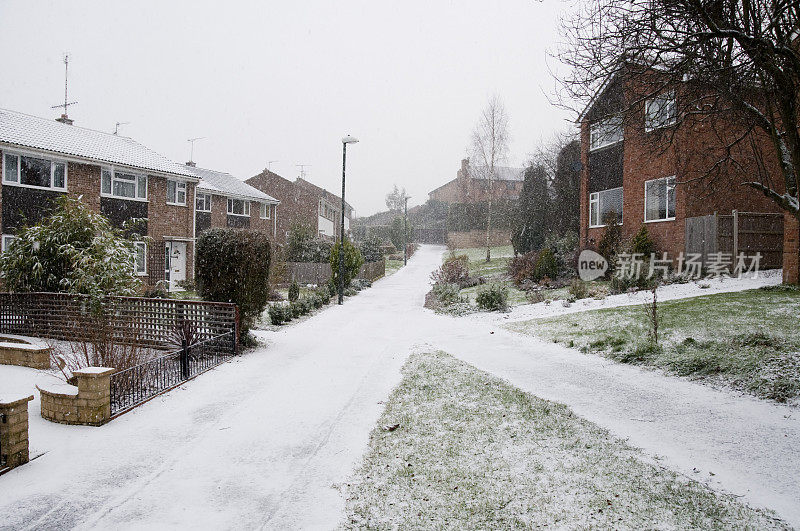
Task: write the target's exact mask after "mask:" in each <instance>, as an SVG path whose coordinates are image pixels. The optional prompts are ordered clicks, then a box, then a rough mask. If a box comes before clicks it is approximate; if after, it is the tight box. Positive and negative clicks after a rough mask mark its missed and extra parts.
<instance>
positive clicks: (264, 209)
mask: <svg viewBox="0 0 800 531" xmlns="http://www.w3.org/2000/svg"><path fill="white" fill-rule="evenodd" d="M271 208H272V207H271V206H270V205H269V203H261V219H269V215H270V209H271Z"/></svg>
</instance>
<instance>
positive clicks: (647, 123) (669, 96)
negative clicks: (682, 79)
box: [644, 90, 678, 133]
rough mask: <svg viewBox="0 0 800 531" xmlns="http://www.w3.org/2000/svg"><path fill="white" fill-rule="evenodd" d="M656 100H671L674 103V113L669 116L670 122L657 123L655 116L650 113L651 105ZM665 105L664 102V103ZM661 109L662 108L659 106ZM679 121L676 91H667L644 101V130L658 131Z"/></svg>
mask: <svg viewBox="0 0 800 531" xmlns="http://www.w3.org/2000/svg"><path fill="white" fill-rule="evenodd" d="M656 101H661V102H664V101H666V102H671V103H672V115H671V116H670V117H669V121H668V122H664V123H656V120H655V118H656V117H655V116H651V115H650V106H651V105H653V104H654V103H655V102H656ZM662 105H663V104H662ZM659 109H660V108H659ZM677 122H678V102H677V101H676V100H675V92H673V91H671V90H670V91H667V92H662V93H661V94H658V95H657V96H655V97H652V98H650V99H649V100H647V101H645V102H644V130H645V132H647V133H649V132H651V131H656V130H658V129H663V128H664V127H670V126H672V125H675V124H676V123H677Z"/></svg>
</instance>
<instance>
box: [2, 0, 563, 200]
mask: <svg viewBox="0 0 800 531" xmlns="http://www.w3.org/2000/svg"><path fill="white" fill-rule="evenodd" d="M566 6H567V4H565V3H564V2H560V1H553V0H544V1H543V2H538V1H535V0H495V1H491V0H474V1H466V0H461V1H455V0H453V1H447V0H427V1H413V0H408V1H402V2H401V1H397V2H389V1H379V0H364V1H357V0H350V1H331V0H321V1H303V0H297V1H283V2H274V1H253V2H235V1H225V2H222V1H220V2H200V1H192V2H172V1H170V2H166V1H153V2H150V1H142V0H137V1H131V2H124V3H123V2H111V1H104V2H84V1H70V2H64V1H52V2H38V1H31V0H23V1H16V0H14V1H11V0H2V1H0V50H3V68H2V74H1V75H0V95H2V99H1V100H0V107H3V108H7V109H12V110H18V111H22V112H26V113H29V114H34V115H37V116H44V117H53V118H56V117H57V116H58V114H59V111H58V110H52V109H51V108H50V107H51V106H52V105H56V104H58V103H59V102H62V101H63V97H64V96H63V88H64V87H63V76H64V69H63V62H62V56H63V53H64V52H66V51H69V53H70V56H71V61H70V76H69V77H70V81H69V91H70V94H69V97H70V100H77V101H78V102H79V103H78V104H77V105H74V106H72V107H70V110H69V115H70V117H71V118H73V119H74V120H75V124H76V125H80V126H83V127H89V128H92V129H100V130H105V131H109V132H113V130H114V125H115V123H116V122H130V124H129V125H123V126H121V132H122V134H125V135H127V136H130V137H133V138H134V139H136V140H138V141H139V142H141V143H143V144H145V145H146V146H148V147H150V148H152V149H154V150H156V151H158V152H159V153H162V154H164V155H166V156H168V157H170V158H172V159H174V160H176V161H179V162H185V161H186V160H188V157H189V144H188V142H187V141H186V139H188V138H191V137H206V139H204V140H200V141H198V142H197V143H196V145H195V151H194V160H195V161H196V162H197V164H198V165H199V166H203V167H207V168H212V169H216V170H221V171H228V172H230V173H232V174H234V175H236V176H238V177H240V178H242V179H246V178H248V177H251V176H253V175H255V174H257V173H258V172H260V171H261V170H262V169H263V168H265V167H267V163H268V161H271V160H275V161H278V162H273V163H272V170H273V171H276V172H277V173H279V174H281V175H283V176H284V177H286V178H289V179H294V178H295V177H297V176H298V175H299V171H300V169H299V168H298V167H296V165H297V164H301V163H302V164H309V165H310V166H309V167H308V169H307V178H308V179H309V180H310V181H312V182H314V183H315V184H318V185H320V186H323V187H325V188H327V189H329V190H331V191H332V192H335V193H337V194H338V192H339V190H340V189H341V137H342V136H343V135H345V134H352V135H354V136H356V137H358V138H359V140H360V143H359V144H356V145H355V146H352V147H351V148H350V149H349V150H348V164H347V170H348V171H347V176H348V179H347V199H348V202H349V203H351V204H352V205H353V206H354V208H355V209H356V213H357V214H358V215H369V214H372V213H374V212H376V211H379V210H383V209H385V205H384V196H385V194H386V193H387V192H388V191H389V190H390V189H391V187H392V184H393V183H397V184H398V185H399V186H401V187H402V186H405V187H406V189H407V190H408V192H409V193H410V194H411V195H412V199H411V200H410V202H409V204H410V205H411V204H419V203H422V202H424V201H425V200H426V199H427V197H428V196H427V193H428V191H430V190H432V189H433V188H435V187H437V186H439V185H441V184H444V183H445V182H447V181H448V180H450V179H452V178H454V177H455V173H456V171H457V170H458V168H459V161H460V160H461V158H462V157H464V155H465V149H466V147H467V146H468V143H469V136H470V131H471V130H472V128H473V126H474V124H475V122H476V120H477V118H478V114H479V112H480V110H481V108H482V107H483V106H484V104H485V103H486V101H487V99H488V98H489V96H490V95H492V94H498V95H499V96H500V97H501V98H502V99H503V100H504V102H505V105H506V108H507V111H508V114H509V117H510V126H511V134H512V145H511V161H510V162H511V164H513V165H521V164H522V163H523V162H524V161H525V160H526V159H527V155H528V153H531V152H532V151H533V150H534V148H535V147H536V145H537V144H538V143H539V142H541V141H542V139H547V138H549V137H550V136H551V135H552V133H554V132H555V131H557V130H566V129H570V128H571V125H570V122H569V119H570V118H572V116H571V115H569V114H568V113H567V112H566V111H563V110H561V109H558V108H555V107H553V106H552V105H551V104H550V103H549V102H548V97H549V96H551V95H552V93H553V87H554V82H553V79H552V77H551V74H550V73H549V71H548V64H549V65H550V67H554V66H557V65H554V64H553V61H552V59H548V58H547V54H546V52H547V50H548V49H550V48H552V47H553V46H554V44H555V42H556V41H557V40H558V38H559V37H558V26H557V20H558V17H559V15H560V14H561V10H562V9H565V8H566Z"/></svg>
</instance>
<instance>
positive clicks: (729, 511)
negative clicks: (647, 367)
mask: <svg viewBox="0 0 800 531" xmlns="http://www.w3.org/2000/svg"><path fill="white" fill-rule="evenodd" d="M403 376H404V378H403V381H402V382H401V383H400V385H399V386H398V387H397V388H396V389H395V390H394V392H393V393H392V395H391V397H390V398H389V400H388V402H387V404H386V409H385V410H384V413H383V415H382V416H381V418H380V420H379V422H378V426H377V427H376V428H375V429H374V430H373V431H372V434H371V436H370V448H369V451H368V453H367V455H366V457H365V459H364V463H363V465H362V466H361V468H360V469H359V470H358V473H357V474H356V475H355V476H354V477H353V478H352V479H351V480H350V482H349V485H348V489H347V496H348V501H347V517H346V520H345V523H344V526H345V527H347V528H353V529H364V528H370V529H444V528H450V529H501V528H502V529H530V528H533V527H552V526H554V527H559V528H570V529H575V528H589V527H591V528H609V529H610V528H614V529H642V528H653V527H656V528H671V529H686V528H690V527H692V528H759V529H772V528H778V529H781V528H785V527H786V526H785V524H783V523H782V522H780V521H778V520H776V519H775V518H774V515H773V514H771V513H769V512H765V511H759V510H755V509H752V508H750V507H747V506H745V505H743V504H742V503H741V502H740V501H739V500H737V499H736V498H735V497H734V496H731V495H725V494H719V493H715V492H713V491H711V490H710V489H709V488H707V487H705V486H703V485H701V484H700V483H698V482H696V481H694V480H691V479H687V478H686V477H682V476H679V475H677V474H675V473H674V472H671V471H668V470H666V469H664V468H663V467H661V466H657V465H655V464H652V463H650V462H648V460H646V459H645V458H644V457H643V455H642V453H641V452H640V451H638V450H636V449H634V448H631V447H630V446H629V445H628V444H626V443H625V442H624V441H621V440H619V439H617V438H615V437H613V436H611V435H609V433H608V432H607V431H605V430H603V429H601V428H599V427H597V426H596V425H594V424H592V423H590V422H587V421H586V420H583V419H581V418H579V417H577V416H575V415H574V414H573V413H572V412H571V411H570V409H569V408H567V407H565V406H563V405H561V404H556V403H553V402H549V401H546V400H542V399H540V398H537V397H535V396H532V395H530V394H527V393H524V392H522V391H520V390H519V389H516V388H514V387H513V386H511V385H509V384H508V383H506V382H504V381H502V380H500V379H498V378H494V377H492V376H490V375H488V374H486V373H484V372H482V371H479V370H477V369H475V368H474V367H472V366H470V365H467V364H466V363H463V362H461V361H458V360H456V359H455V358H453V357H451V356H449V355H447V354H444V353H441V352H438V353H437V352H434V353H429V352H421V353H418V354H415V355H412V357H411V358H410V360H409V361H408V362H407V364H406V365H405V367H404V368H403Z"/></svg>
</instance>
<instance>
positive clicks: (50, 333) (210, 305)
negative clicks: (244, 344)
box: [0, 293, 239, 347]
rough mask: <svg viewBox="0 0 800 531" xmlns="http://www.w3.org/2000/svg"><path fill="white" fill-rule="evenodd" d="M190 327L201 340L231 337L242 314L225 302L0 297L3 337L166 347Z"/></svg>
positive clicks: (47, 295)
mask: <svg viewBox="0 0 800 531" xmlns="http://www.w3.org/2000/svg"><path fill="white" fill-rule="evenodd" d="M181 322H189V323H191V325H192V328H193V329H194V330H195V332H196V334H197V336H198V339H199V340H200V341H203V340H207V339H211V338H214V337H218V336H220V335H222V334H226V333H229V332H233V334H234V336H235V337H236V340H237V344H238V337H239V310H238V308H237V307H236V305H235V304H230V303H223V302H202V301H182V300H175V299H147V298H143V297H105V298H103V299H100V300H92V299H90V298H89V297H88V296H86V295H73V294H69V293H0V333H4V334H17V335H25V336H34V337H43V338H50V339H59V340H67V341H73V340H78V341H87V340H92V339H93V338H96V337H97V334H98V332H107V333H108V334H110V336H111V337H113V338H114V339H115V340H116V341H119V342H121V343H127V344H140V345H141V344H144V345H152V346H157V347H158V346H164V345H166V344H167V343H168V342H169V340H170V336H171V335H172V334H173V333H174V331H175V327H176V325H178V324H179V323H181Z"/></svg>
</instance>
